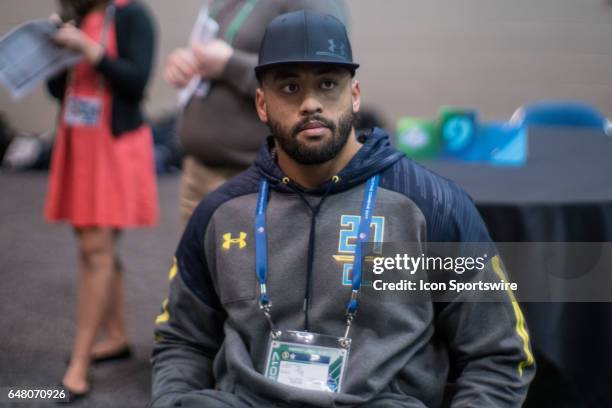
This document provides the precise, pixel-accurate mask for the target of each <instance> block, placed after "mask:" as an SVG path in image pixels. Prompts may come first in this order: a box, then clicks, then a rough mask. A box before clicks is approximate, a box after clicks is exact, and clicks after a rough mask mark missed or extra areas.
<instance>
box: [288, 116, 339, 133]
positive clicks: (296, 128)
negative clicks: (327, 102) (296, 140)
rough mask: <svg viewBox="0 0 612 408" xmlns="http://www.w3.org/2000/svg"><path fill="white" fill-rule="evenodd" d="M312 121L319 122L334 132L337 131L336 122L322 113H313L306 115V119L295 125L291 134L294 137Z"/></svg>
mask: <svg viewBox="0 0 612 408" xmlns="http://www.w3.org/2000/svg"><path fill="white" fill-rule="evenodd" d="M310 122H319V123H321V124H322V125H323V126H324V127H326V128H328V129H329V130H331V131H332V133H333V132H335V131H336V124H335V123H334V122H333V121H331V120H329V119H327V118H324V117H323V116H320V115H312V116H308V117H305V118H304V119H302V120H300V121H299V122H298V123H297V124H296V125H295V126H293V128H292V129H291V135H292V136H293V137H295V136H297V134H298V133H300V132H301V131H302V130H304V129H305V128H306V126H307V125H308V124H309V123H310Z"/></svg>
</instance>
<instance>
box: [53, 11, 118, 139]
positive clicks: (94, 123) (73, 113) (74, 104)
mask: <svg viewBox="0 0 612 408" xmlns="http://www.w3.org/2000/svg"><path fill="white" fill-rule="evenodd" d="M114 17H115V5H114V3H113V2H112V1H111V3H110V4H109V5H108V6H107V7H106V12H105V16H104V26H103V28H102V36H101V41H100V43H101V44H102V47H103V48H106V41H107V35H108V30H109V27H110V25H111V23H112V21H113V19H114ZM73 76H74V74H73V73H71V74H70V77H69V84H68V92H67V95H66V103H65V106H64V117H63V119H64V123H66V124H67V125H68V126H72V127H78V126H81V127H98V126H99V125H100V119H101V117H102V107H103V89H104V86H103V84H102V81H101V80H100V81H99V82H98V86H97V93H96V95H93V96H91V95H79V94H77V93H75V92H74V90H73V89H72V81H73V79H74V78H73Z"/></svg>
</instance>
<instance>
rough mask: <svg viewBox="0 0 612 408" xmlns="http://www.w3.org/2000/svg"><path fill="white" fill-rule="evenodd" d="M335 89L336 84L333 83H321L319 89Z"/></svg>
mask: <svg viewBox="0 0 612 408" xmlns="http://www.w3.org/2000/svg"><path fill="white" fill-rule="evenodd" d="M335 87H336V83H335V82H334V81H323V82H321V89H326V90H329V89H334V88H335Z"/></svg>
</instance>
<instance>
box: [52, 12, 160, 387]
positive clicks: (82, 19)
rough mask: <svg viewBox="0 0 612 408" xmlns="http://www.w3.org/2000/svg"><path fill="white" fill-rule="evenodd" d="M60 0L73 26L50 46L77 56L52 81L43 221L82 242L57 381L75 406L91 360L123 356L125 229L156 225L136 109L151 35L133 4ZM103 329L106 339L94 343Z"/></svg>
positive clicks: (145, 135)
mask: <svg viewBox="0 0 612 408" xmlns="http://www.w3.org/2000/svg"><path fill="white" fill-rule="evenodd" d="M60 3H61V5H62V6H63V7H62V8H63V10H64V11H65V12H66V11H67V12H69V13H70V14H71V16H72V17H73V18H74V20H75V21H74V23H73V22H69V23H64V24H63V25H62V26H61V28H60V29H59V30H58V32H57V33H56V35H55V37H54V41H55V42H56V43H57V44H59V45H61V46H63V47H66V48H69V49H71V50H73V51H75V52H77V53H79V54H81V55H82V56H83V58H82V60H81V62H80V63H78V64H77V65H76V66H75V67H74V68H73V69H71V70H70V71H68V72H64V73H62V74H60V75H58V76H57V77H56V78H54V79H52V80H51V81H50V82H49V84H48V85H49V90H50V92H51V94H52V95H53V96H55V97H57V98H58V99H59V100H61V102H62V105H61V106H62V109H61V112H60V116H59V123H58V129H57V139H56V144H55V146H54V151H53V158H52V162H51V170H50V175H49V187H48V194H47V201H46V207H45V216H46V218H47V220H49V221H52V222H55V221H66V222H68V223H70V224H72V226H73V227H74V229H75V232H76V236H77V239H78V250H79V272H80V273H79V279H80V281H79V289H78V291H79V295H78V313H77V324H76V338H75V342H74V348H73V351H72V354H71V358H70V363H69V365H68V368H67V370H66V373H65V374H64V377H63V379H62V385H63V386H64V388H65V389H66V391H68V394H69V396H70V399H75V398H78V397H80V396H83V395H85V394H87V392H88V391H89V389H90V386H91V384H90V383H89V380H88V372H89V367H90V365H91V363H92V362H96V361H101V360H105V359H106V360H107V359H108V358H109V357H113V356H115V357H116V356H118V355H121V356H126V355H129V347H128V341H127V335H126V330H125V325H124V319H123V290H122V286H123V283H122V268H121V262H120V261H119V257H118V253H117V251H116V246H117V241H118V238H119V233H120V231H121V230H122V229H124V228H129V227H140V226H152V225H154V224H156V222H157V218H158V205H157V190H156V182H155V172H154V159H153V141H152V136H151V130H150V128H149V126H148V125H146V124H145V123H144V121H143V118H142V113H141V111H140V104H141V101H142V100H143V97H144V90H145V87H146V84H147V82H148V78H149V73H150V70H151V64H152V60H153V48H154V28H153V23H152V20H151V18H150V17H149V14H148V13H147V12H146V10H145V9H144V8H143V6H142V5H141V4H139V3H138V2H137V1H135V0H134V1H130V0H114V1H113V0H61V1H60ZM64 19H65V17H64ZM99 331H101V332H102V333H103V335H104V337H103V338H102V339H101V340H100V341H98V342H97V343H96V342H95V339H96V335H97V333H98V332H99Z"/></svg>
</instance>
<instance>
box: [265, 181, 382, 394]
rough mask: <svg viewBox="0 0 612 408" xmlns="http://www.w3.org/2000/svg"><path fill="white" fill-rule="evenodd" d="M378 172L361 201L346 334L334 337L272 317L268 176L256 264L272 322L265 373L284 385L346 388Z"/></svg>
mask: <svg viewBox="0 0 612 408" xmlns="http://www.w3.org/2000/svg"><path fill="white" fill-rule="evenodd" d="M378 177H379V176H378V175H375V176H373V177H371V178H370V179H369V180H368V183H367V185H366V189H365V192H364V198H363V203H362V205H361V219H360V222H359V229H358V231H359V235H358V237H357V240H358V242H357V244H358V245H357V247H356V250H355V258H354V261H353V262H354V263H353V287H352V290H351V297H350V299H349V302H348V305H347V310H346V315H345V316H346V330H345V332H344V336H342V337H334V336H330V335H326V334H319V333H311V332H306V331H295V330H280V329H278V328H277V327H276V326H275V325H274V321H273V320H272V302H271V300H270V297H269V295H268V289H267V283H268V242H267V223H266V209H267V205H268V190H269V185H268V181H267V180H265V179H264V180H262V181H261V183H260V187H259V195H258V198H257V210H256V214H255V268H256V271H255V272H256V274H257V279H258V280H259V287H260V295H259V308H260V309H261V310H262V312H263V314H264V316H265V317H266V319H267V321H268V324H269V326H270V336H269V340H268V352H267V354H266V363H265V372H264V376H265V377H266V378H268V379H271V380H273V381H276V382H278V383H281V384H286V385H291V386H294V387H298V388H302V389H305V390H313V391H327V392H334V393H336V392H340V390H341V389H342V381H343V378H344V376H345V373H346V365H347V361H348V356H349V351H350V347H351V339H350V337H349V332H350V329H351V324H352V322H353V319H354V317H355V314H356V313H357V298H358V295H359V290H360V288H361V277H362V270H361V267H362V265H361V262H362V259H363V254H362V250H361V246H362V244H364V243H365V242H367V238H368V235H369V226H370V222H371V219H372V214H373V213H374V208H375V205H376V191H377V188H378Z"/></svg>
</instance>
